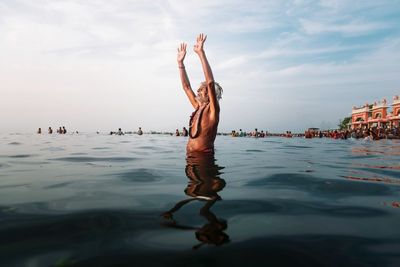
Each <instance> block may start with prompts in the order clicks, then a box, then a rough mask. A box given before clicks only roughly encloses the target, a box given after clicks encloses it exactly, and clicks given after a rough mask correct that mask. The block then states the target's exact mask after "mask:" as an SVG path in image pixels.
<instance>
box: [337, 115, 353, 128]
mask: <svg viewBox="0 0 400 267" xmlns="http://www.w3.org/2000/svg"><path fill="white" fill-rule="evenodd" d="M350 121H351V117H345V118H344V119H343V120H340V121H339V125H338V127H339V129H340V130H345V129H347V124H349V122H350Z"/></svg>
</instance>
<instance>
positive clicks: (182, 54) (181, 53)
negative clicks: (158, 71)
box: [177, 43, 198, 109]
mask: <svg viewBox="0 0 400 267" xmlns="http://www.w3.org/2000/svg"><path fill="white" fill-rule="evenodd" d="M185 56H186V44H185V43H181V44H180V46H179V47H178V55H177V61H178V67H179V74H180V76H181V82H182V87H183V90H184V91H185V93H186V95H187V96H188V98H189V101H190V103H191V104H192V106H193V107H194V108H195V109H196V108H197V106H198V103H197V101H196V96H195V94H194V92H193V90H192V87H191V86H190V82H189V78H188V76H187V73H186V69H185V65H184V64H183V60H184V59H185Z"/></svg>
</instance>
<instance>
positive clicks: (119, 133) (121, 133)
mask: <svg viewBox="0 0 400 267" xmlns="http://www.w3.org/2000/svg"><path fill="white" fill-rule="evenodd" d="M115 134H117V135H124V133H123V132H122V130H121V128H118V132H116V133H115Z"/></svg>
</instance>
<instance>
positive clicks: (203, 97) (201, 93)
mask: <svg viewBox="0 0 400 267" xmlns="http://www.w3.org/2000/svg"><path fill="white" fill-rule="evenodd" d="M214 87H215V96H216V98H217V100H218V101H219V100H220V99H221V98H222V92H223V90H222V87H221V86H220V85H219V83H217V82H214ZM196 98H197V100H198V101H200V102H201V103H208V102H209V101H210V98H209V96H208V91H207V83H206V82H202V83H201V84H200V87H199V89H197V97H196Z"/></svg>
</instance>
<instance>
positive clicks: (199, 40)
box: [193, 33, 207, 54]
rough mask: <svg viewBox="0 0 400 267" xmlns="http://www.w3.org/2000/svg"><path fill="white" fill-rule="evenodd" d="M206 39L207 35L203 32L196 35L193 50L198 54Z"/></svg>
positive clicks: (201, 50)
mask: <svg viewBox="0 0 400 267" xmlns="http://www.w3.org/2000/svg"><path fill="white" fill-rule="evenodd" d="M206 39H207V35H204V33H200V34H199V36H197V39H196V44H195V45H194V48H193V50H194V52H196V53H197V54H199V53H201V52H203V51H204V50H203V45H204V42H205V41H206Z"/></svg>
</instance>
